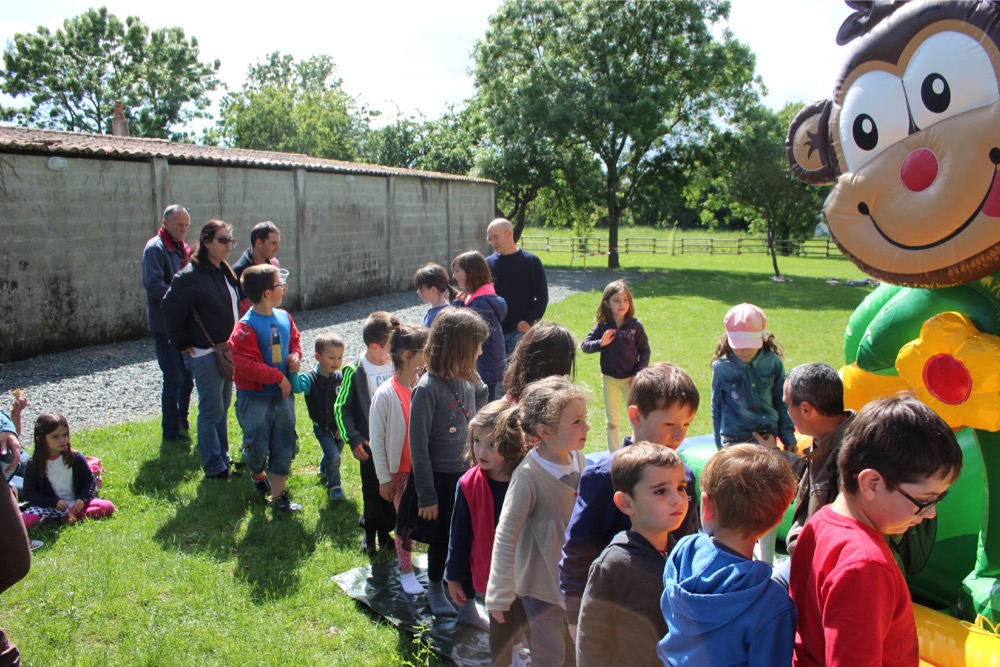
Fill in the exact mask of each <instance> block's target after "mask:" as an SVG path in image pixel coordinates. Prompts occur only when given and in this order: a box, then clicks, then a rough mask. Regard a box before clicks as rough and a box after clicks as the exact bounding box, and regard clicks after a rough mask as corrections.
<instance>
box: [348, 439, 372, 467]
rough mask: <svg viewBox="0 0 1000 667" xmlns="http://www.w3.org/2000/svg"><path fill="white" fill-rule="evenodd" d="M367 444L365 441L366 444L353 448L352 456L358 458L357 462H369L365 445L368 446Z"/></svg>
mask: <svg viewBox="0 0 1000 667" xmlns="http://www.w3.org/2000/svg"><path fill="white" fill-rule="evenodd" d="M367 444H368V441H367V440H365V441H364V442H362V443H361V444H359V445H357V446H356V447H352V448H351V454H353V455H354V458H356V459H357V460H359V461H361V462H362V463H364V462H365V461H367V460H368V452H366V451H365V445H367Z"/></svg>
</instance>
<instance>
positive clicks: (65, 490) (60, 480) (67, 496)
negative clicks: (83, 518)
mask: <svg viewBox="0 0 1000 667" xmlns="http://www.w3.org/2000/svg"><path fill="white" fill-rule="evenodd" d="M45 476H46V477H48V479H49V484H51V485H52V490H53V491H55V492H56V496H57V497H59V498H61V499H63V500H65V501H66V502H67V503H69V504H70V505H72V504H73V503H74V502H75V501H76V493H75V492H74V491H73V466H68V465H66V464H65V463H63V459H62V456H57V457H56V458H54V459H49V460H48V461H46V462H45Z"/></svg>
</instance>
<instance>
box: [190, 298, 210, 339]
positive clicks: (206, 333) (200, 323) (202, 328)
mask: <svg viewBox="0 0 1000 667" xmlns="http://www.w3.org/2000/svg"><path fill="white" fill-rule="evenodd" d="M191 312H192V313H194V321H195V322H197V323H198V326H199V327H201V332H202V333H203V334H205V338H207V339H208V343H209V345H211V346H212V347H215V341H214V340H212V337H211V336H210V335H208V329H206V328H205V323H204V322H202V321H201V317H199V315H198V311H197V310H196V309H194V308H192V309H191Z"/></svg>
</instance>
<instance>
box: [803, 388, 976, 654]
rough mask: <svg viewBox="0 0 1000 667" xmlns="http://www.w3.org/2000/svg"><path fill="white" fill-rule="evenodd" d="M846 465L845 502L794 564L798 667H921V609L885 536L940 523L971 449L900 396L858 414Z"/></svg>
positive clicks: (809, 532)
mask: <svg viewBox="0 0 1000 667" xmlns="http://www.w3.org/2000/svg"><path fill="white" fill-rule="evenodd" d="M837 466H838V469H839V471H840V494H839V495H838V496H837V499H836V500H834V501H833V503H832V504H830V505H827V506H826V507H824V508H822V509H821V510H820V511H819V512H817V513H816V514H814V515H813V516H812V517H811V518H810V519H809V521H808V522H807V523H806V525H805V528H804V529H803V530H802V533H801V535H800V536H799V539H798V542H797V544H796V547H795V553H794V555H793V556H792V572H791V578H790V592H791V595H792V599H793V600H794V601H795V605H796V607H797V608H798V613H799V624H798V630H797V632H796V634H795V657H794V660H793V662H792V665H793V666H801V667H812V666H813V665H816V666H820V665H826V666H827V667H836V666H838V665H849V666H850V667H859V666H861V665H883V666H896V665H899V666H904V665H905V666H906V667H916V665H917V664H918V663H919V657H918V650H917V649H918V647H917V629H916V624H915V623H914V620H913V602H912V600H911V599H910V591H909V589H907V587H906V580H905V579H904V578H903V574H902V572H900V570H899V567H898V566H897V565H896V562H895V560H894V559H893V557H892V552H891V551H890V550H889V547H888V545H887V544H886V542H885V539H884V537H883V536H884V535H901V534H903V533H905V532H906V531H907V530H908V529H909V528H910V527H911V526H915V525H917V524H919V523H920V522H921V521H923V520H924V519H930V518H933V517H934V516H936V510H935V506H936V505H937V504H938V503H939V502H941V501H942V500H944V497H945V496H946V495H947V494H948V487H949V486H950V485H951V484H952V482H954V481H955V479H956V478H957V477H958V474H959V472H961V469H962V450H961V449H960V448H959V445H958V442H957V441H956V440H955V434H954V433H953V432H952V430H951V429H950V428H949V427H948V426H947V424H945V423H944V421H943V420H942V419H941V418H940V417H938V416H937V415H936V414H935V413H934V412H933V411H932V410H931V409H930V408H928V407H927V406H926V405H924V404H923V403H921V402H919V401H918V400H917V399H915V398H913V397H912V396H906V395H903V394H899V395H897V396H893V397H891V398H883V399H879V400H877V401H873V402H871V403H869V404H868V405H867V406H865V408H864V409H863V410H861V412H859V413H858V415H857V417H855V419H854V422H853V423H852V424H851V425H850V426H849V427H848V429H847V432H846V433H845V435H844V441H843V444H842V446H841V450H840V455H839V456H838V458H837Z"/></svg>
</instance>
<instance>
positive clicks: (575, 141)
mask: <svg viewBox="0 0 1000 667" xmlns="http://www.w3.org/2000/svg"><path fill="white" fill-rule="evenodd" d="M728 13H729V3H728V2H725V1H723V0H697V1H696V0H672V1H658V2H646V1H642V0H624V1H621V2H602V1H601V0H574V1H573V2H560V1H558V0H510V1H508V2H506V3H505V4H504V5H503V6H502V7H501V8H500V9H499V10H498V11H497V13H496V14H494V15H493V16H492V17H491V18H490V27H489V29H488V30H487V33H486V36H485V38H484V39H483V40H482V41H480V43H479V44H477V46H476V51H475V60H476V64H475V75H476V85H477V87H478V89H479V90H480V91H481V93H482V94H484V95H485V96H486V97H487V99H488V100H489V101H490V104H491V105H518V106H520V107H521V110H522V115H523V117H524V119H525V124H526V126H529V127H530V126H537V127H538V128H540V129H541V131H542V132H543V134H544V136H546V137H548V138H551V139H552V141H553V142H554V143H556V144H558V145H582V146H585V147H586V148H587V149H588V150H589V151H590V152H591V153H592V154H594V155H596V156H597V158H598V159H599V160H600V161H601V163H602V165H603V170H604V176H605V179H604V192H603V196H604V202H605V206H606V207H607V212H608V244H609V246H610V253H609V255H608V266H609V267H611V268H617V267H618V266H619V260H618V248H617V246H618V223H619V220H620V218H621V214H622V211H624V210H626V209H628V207H629V206H630V204H631V201H632V197H633V196H634V193H635V191H636V188H637V187H638V186H639V185H640V184H641V183H642V181H643V180H644V179H645V178H646V177H647V176H648V174H649V172H650V170H651V165H652V160H653V159H654V158H655V157H656V155H657V153H658V152H659V151H660V150H662V148H663V147H664V146H665V145H669V144H670V143H671V142H672V141H676V140H678V139H679V138H684V137H690V136H693V135H698V134H700V133H701V132H702V131H703V128H706V127H709V126H711V124H712V122H713V121H715V120H718V119H723V120H724V119H726V118H727V117H728V116H729V115H730V114H732V113H733V112H734V111H735V110H736V109H738V108H739V107H741V106H742V105H743V104H745V103H746V102H747V101H748V100H752V99H754V98H755V96H756V91H757V89H758V86H759V83H758V82H757V81H756V80H755V78H754V75H753V68H754V57H753V54H752V53H751V52H750V50H749V49H748V48H747V47H746V46H745V45H743V44H741V43H740V42H738V41H736V40H735V39H733V38H732V35H731V34H730V33H729V32H728V31H725V32H723V34H722V37H721V40H720V39H716V37H715V36H714V34H713V30H712V26H713V25H714V24H715V23H717V22H718V21H720V20H722V19H724V18H726V17H727V16H728ZM491 108H495V107H494V106H491ZM523 127H524V126H523Z"/></svg>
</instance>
